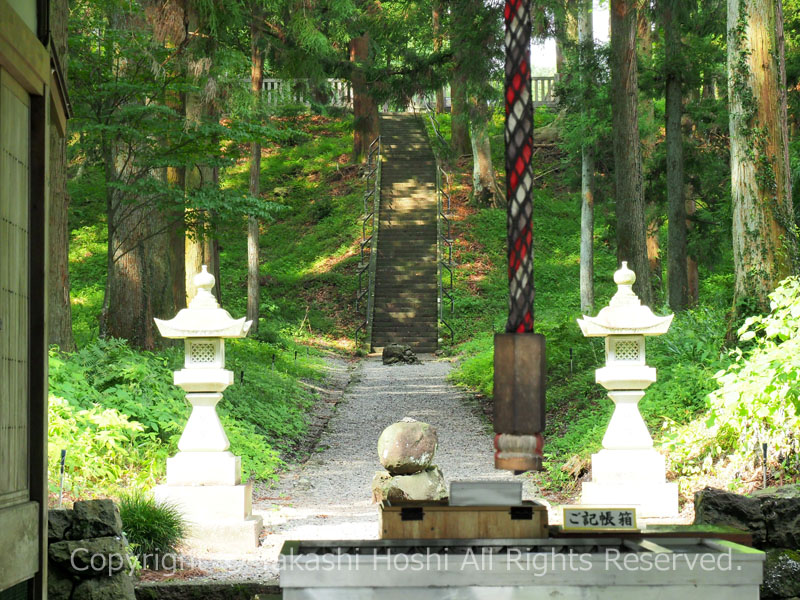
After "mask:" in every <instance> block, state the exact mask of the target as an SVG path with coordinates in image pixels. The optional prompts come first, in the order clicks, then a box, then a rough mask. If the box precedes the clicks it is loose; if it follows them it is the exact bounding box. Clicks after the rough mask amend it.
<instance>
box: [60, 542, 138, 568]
mask: <svg viewBox="0 0 800 600" xmlns="http://www.w3.org/2000/svg"><path fill="white" fill-rule="evenodd" d="M48 554H49V556H50V560H51V561H53V563H55V564H56V565H57V566H58V567H60V568H61V569H63V570H64V571H66V572H68V573H71V574H73V575H77V576H79V577H100V576H103V575H106V576H108V575H113V574H114V573H118V572H120V571H125V572H127V571H128V570H130V563H129V562H128V552H127V548H126V545H125V542H124V541H123V540H122V538H119V537H101V538H95V539H90V540H65V541H63V542H56V543H55V544H50V547H49V549H48Z"/></svg>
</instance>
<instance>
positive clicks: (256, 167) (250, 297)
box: [247, 3, 264, 333]
mask: <svg viewBox="0 0 800 600" xmlns="http://www.w3.org/2000/svg"><path fill="white" fill-rule="evenodd" d="M250 10H251V14H252V22H251V24H250V61H251V64H250V91H251V93H252V94H253V100H254V102H253V104H254V105H255V106H256V109H257V110H258V106H259V101H260V99H261V85H262V81H263V80H264V52H263V50H262V48H261V27H262V25H261V20H262V13H261V10H260V9H259V7H258V5H257V4H255V3H254V4H252V5H251V6H250ZM260 179H261V143H260V142H259V141H258V140H253V141H252V142H250V186H249V188H250V189H249V192H250V195H251V196H252V197H253V198H258V197H259V195H260V193H261V190H260ZM259 233H260V227H259V222H258V217H256V216H254V215H249V216H248V217H247V319H248V320H249V321H252V322H253V325H252V326H251V329H252V330H253V333H255V332H256V331H258V308H259V303H260V291H261V288H260V283H259Z"/></svg>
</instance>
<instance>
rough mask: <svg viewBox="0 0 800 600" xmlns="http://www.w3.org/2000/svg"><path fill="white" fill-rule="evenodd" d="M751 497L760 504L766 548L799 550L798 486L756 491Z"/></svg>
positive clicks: (799, 488) (799, 515) (799, 487)
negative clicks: (764, 527)
mask: <svg viewBox="0 0 800 600" xmlns="http://www.w3.org/2000/svg"><path fill="white" fill-rule="evenodd" d="M752 497H753V498H755V499H757V500H758V501H759V502H760V503H761V514H762V515H763V516H764V524H765V526H766V530H767V546H769V547H770V548H795V549H800V485H785V486H782V487H771V488H767V489H765V490H758V491H757V492H753V494H752Z"/></svg>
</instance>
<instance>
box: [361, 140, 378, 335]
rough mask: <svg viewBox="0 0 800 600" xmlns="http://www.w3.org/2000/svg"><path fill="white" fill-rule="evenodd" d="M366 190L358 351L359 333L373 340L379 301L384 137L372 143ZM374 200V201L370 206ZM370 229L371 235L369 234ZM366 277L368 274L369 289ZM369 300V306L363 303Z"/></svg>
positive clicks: (362, 227) (367, 163)
mask: <svg viewBox="0 0 800 600" xmlns="http://www.w3.org/2000/svg"><path fill="white" fill-rule="evenodd" d="M366 169H367V172H366V189H365V190H364V214H363V216H362V217H361V241H360V243H359V262H358V270H357V274H358V290H357V292H356V313H359V314H361V306H362V305H363V306H364V319H363V321H362V322H361V323H360V324H359V326H358V327H357V328H356V333H355V341H356V348H358V338H359V333H360V332H361V331H362V330H363V331H364V332H365V337H366V338H367V339H368V340H369V339H371V338H372V331H371V330H372V313H373V308H374V300H375V264H376V263H375V261H376V259H377V254H378V252H377V250H378V230H377V227H376V225H375V216H376V214H377V213H378V210H379V207H380V196H381V189H380V185H381V184H380V181H381V136H378V137H376V138H375V139H374V140H372V143H371V144H370V145H369V149H368V151H367V162H366ZM370 199H371V200H372V201H371V202H370ZM368 229H369V231H368ZM364 273H367V282H366V286H365V285H364ZM365 296H366V297H367V302H366V304H362V302H361V301H362V299H363V298H364V297H365Z"/></svg>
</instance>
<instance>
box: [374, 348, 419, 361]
mask: <svg viewBox="0 0 800 600" xmlns="http://www.w3.org/2000/svg"><path fill="white" fill-rule="evenodd" d="M381 358H382V360H383V364H385V365H393V364H396V363H406V364H413V363H416V362H419V359H418V358H417V355H416V354H414V353H413V352H412V351H411V346H404V345H402V344H389V345H388V346H384V347H383V354H382V356H381Z"/></svg>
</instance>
